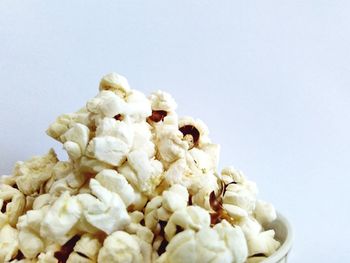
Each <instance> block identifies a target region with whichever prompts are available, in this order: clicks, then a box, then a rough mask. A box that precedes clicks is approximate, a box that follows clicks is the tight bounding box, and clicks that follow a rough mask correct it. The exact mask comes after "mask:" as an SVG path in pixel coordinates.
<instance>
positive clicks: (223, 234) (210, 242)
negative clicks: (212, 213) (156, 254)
mask: <svg viewBox="0 0 350 263" xmlns="http://www.w3.org/2000/svg"><path fill="white" fill-rule="evenodd" d="M230 227H232V226H230ZM220 228H221V229H220ZM224 228H227V227H225V226H224V227H218V231H216V229H213V228H209V227H204V228H202V229H201V230H199V231H198V232H195V231H193V230H190V229H188V230H185V231H183V232H180V233H179V234H177V235H176V236H175V237H174V238H173V239H172V240H171V241H170V243H169V244H168V246H167V248H166V252H165V253H164V254H163V255H162V256H161V257H160V258H159V259H158V261H157V262H158V263H162V262H167V263H175V262H182V263H187V262H188V263H206V262H207V263H209V262H215V263H243V262H245V259H246V255H245V253H246V252H245V251H246V248H245V249H244V246H245V245H246V244H245V239H244V237H243V235H242V234H241V233H240V231H239V230H232V229H230V230H229V231H228V230H226V229H224ZM229 235H233V236H230V237H229ZM225 238H226V239H225ZM227 238H228V239H227ZM235 245H237V246H238V247H239V248H241V249H242V248H243V251H242V252H236V251H232V248H233V246H235ZM235 249H236V248H235Z"/></svg>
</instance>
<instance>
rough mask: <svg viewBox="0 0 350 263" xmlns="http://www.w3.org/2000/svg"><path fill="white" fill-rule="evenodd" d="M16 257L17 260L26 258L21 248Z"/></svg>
mask: <svg viewBox="0 0 350 263" xmlns="http://www.w3.org/2000/svg"><path fill="white" fill-rule="evenodd" d="M14 259H15V260H22V259H24V255H23V253H22V251H21V250H18V253H17V255H16V257H15V258H14Z"/></svg>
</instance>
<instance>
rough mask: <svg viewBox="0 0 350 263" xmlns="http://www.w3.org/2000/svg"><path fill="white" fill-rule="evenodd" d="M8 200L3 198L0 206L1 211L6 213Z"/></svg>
mask: <svg viewBox="0 0 350 263" xmlns="http://www.w3.org/2000/svg"><path fill="white" fill-rule="evenodd" d="M9 202H10V200H5V201H4V202H3V203H2V207H1V213H6V207H7V204H8V203H9Z"/></svg>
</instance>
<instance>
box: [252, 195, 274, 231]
mask: <svg viewBox="0 0 350 263" xmlns="http://www.w3.org/2000/svg"><path fill="white" fill-rule="evenodd" d="M254 214H255V217H256V219H257V220H258V221H259V223H260V224H261V225H263V226H266V225H267V224H269V223H271V222H272V221H274V220H275V219H276V218H277V215H276V211H275V208H274V207H273V206H272V205H271V204H269V203H266V202H264V201H261V200H257V202H256V206H255V210H254Z"/></svg>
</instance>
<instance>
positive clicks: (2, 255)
mask: <svg viewBox="0 0 350 263" xmlns="http://www.w3.org/2000/svg"><path fill="white" fill-rule="evenodd" d="M17 252H18V231H17V229H15V228H13V227H11V226H10V225H8V224H7V225H5V226H3V227H2V228H1V229H0V262H9V261H10V260H11V259H12V258H14V257H15V256H16V255H17Z"/></svg>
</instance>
